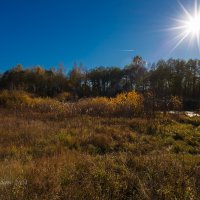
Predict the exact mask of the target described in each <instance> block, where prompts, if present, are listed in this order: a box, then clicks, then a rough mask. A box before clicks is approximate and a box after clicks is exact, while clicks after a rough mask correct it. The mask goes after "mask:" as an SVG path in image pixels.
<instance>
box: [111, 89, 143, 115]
mask: <svg viewBox="0 0 200 200" xmlns="http://www.w3.org/2000/svg"><path fill="white" fill-rule="evenodd" d="M112 101H113V102H114V104H115V105H116V112H117V113H118V114H121V115H126V116H132V115H138V114H141V112H142V110H143V101H144V99H143V96H142V95H140V94H138V93H136V92H128V93H121V94H119V95H117V97H116V98H113V99H112Z"/></svg>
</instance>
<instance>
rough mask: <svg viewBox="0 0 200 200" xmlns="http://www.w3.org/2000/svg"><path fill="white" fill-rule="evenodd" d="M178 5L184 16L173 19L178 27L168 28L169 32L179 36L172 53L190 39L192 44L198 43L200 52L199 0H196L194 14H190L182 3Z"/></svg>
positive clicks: (175, 39)
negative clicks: (175, 32) (174, 32)
mask: <svg viewBox="0 0 200 200" xmlns="http://www.w3.org/2000/svg"><path fill="white" fill-rule="evenodd" d="M178 3H179V5H180V7H181V9H182V10H183V16H182V18H175V19H173V20H174V21H175V22H176V25H175V26H173V27H171V28H168V30H169V31H177V36H176V37H175V38H174V39H173V40H174V41H176V44H175V46H174V47H173V48H172V51H174V50H175V49H176V48H177V47H178V46H180V45H181V44H182V43H183V42H184V41H185V40H186V39H187V38H188V39H189V41H190V42H191V43H193V42H195V43H196V45H197V47H198V49H199V52H200V6H199V4H198V0H194V10H193V12H190V11H189V10H188V9H187V8H186V7H185V6H184V5H183V4H182V3H181V2H180V1H178Z"/></svg>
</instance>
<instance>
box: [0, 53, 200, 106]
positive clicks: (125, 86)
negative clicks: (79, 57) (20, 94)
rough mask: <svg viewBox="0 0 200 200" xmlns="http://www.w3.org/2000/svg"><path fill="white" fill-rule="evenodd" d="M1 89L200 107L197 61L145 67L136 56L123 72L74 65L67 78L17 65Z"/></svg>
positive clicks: (1, 80) (2, 80)
mask: <svg viewBox="0 0 200 200" xmlns="http://www.w3.org/2000/svg"><path fill="white" fill-rule="evenodd" d="M0 89H1V90H3V89H8V90H24V91H27V92H29V93H34V94H36V95H38V96H42V97H55V96H57V95H58V94H60V93H63V92H68V93H70V94H71V95H72V97H73V99H74V100H76V99H79V98H86V97H98V96H104V97H114V96H116V95H117V94H119V93H122V92H129V91H136V92H138V93H142V94H143V95H144V97H145V98H146V101H149V102H148V106H149V103H151V106H152V107H156V106H157V104H162V106H163V107H167V106H168V103H169V99H171V97H172V96H176V97H178V98H180V99H182V100H183V105H184V107H185V109H196V108H198V107H199V105H200V60H194V59H191V60H187V61H186V60H181V59H169V60H167V61H165V60H160V61H158V62H157V63H154V64H152V65H151V66H148V67H147V66H146V63H145V61H144V60H143V59H142V57H141V56H136V57H134V58H133V60H132V62H131V63H130V64H128V65H126V66H125V67H123V68H120V67H104V66H100V67H96V68H93V69H90V70H84V69H83V68H82V67H78V66H77V65H76V66H74V67H73V68H72V69H71V70H70V72H69V73H67V74H66V73H64V72H63V69H62V68H61V67H60V68H59V69H57V70H55V69H44V68H42V67H32V68H26V69H24V68H23V66H22V65H17V66H16V67H14V68H12V69H10V70H8V71H6V72H5V73H4V74H2V75H1V77H0Z"/></svg>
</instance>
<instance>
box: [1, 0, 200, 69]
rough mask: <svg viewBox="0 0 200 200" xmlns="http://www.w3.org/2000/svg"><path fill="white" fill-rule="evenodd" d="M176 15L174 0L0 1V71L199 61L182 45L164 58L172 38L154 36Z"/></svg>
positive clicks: (185, 0)
mask: <svg viewBox="0 0 200 200" xmlns="http://www.w3.org/2000/svg"><path fill="white" fill-rule="evenodd" d="M181 3H183V4H184V5H186V6H191V0H182V1H181ZM180 13H181V9H180V6H179V4H178V2H177V1H176V0H0V71H1V72H2V71H4V70H6V69H8V68H11V67H12V66H15V65H16V64H19V63H21V64H23V65H24V66H25V67H28V66H33V65H41V66H43V67H46V68H49V67H51V66H54V67H56V66H58V65H59V64H62V65H64V67H65V68H67V69H70V68H71V67H72V66H73V63H74V62H76V63H82V64H83V65H84V66H85V67H86V68H91V67H96V66H100V65H104V66H121V67H122V66H124V65H125V64H128V63H129V62H130V60H131V58H132V57H133V56H134V55H137V54H139V55H141V56H142V57H143V58H144V59H145V60H146V61H148V62H153V61H157V60H159V59H162V58H164V59H167V58H169V57H174V58H185V59H188V58H190V57H191V58H200V56H199V52H198V51H197V48H196V47H188V44H187V43H186V42H184V43H183V44H182V45H181V46H179V47H178V48H177V49H176V50H175V51H174V52H173V53H171V54H170V50H171V47H172V45H171V43H170V40H171V39H172V37H173V35H172V34H171V33H169V32H165V31H160V30H161V29H164V28H166V27H169V26H171V25H172V23H173V21H172V19H171V18H172V17H179V15H180ZM169 44H170V45H169ZM129 49H134V50H135V51H133V52H128V51H122V50H129Z"/></svg>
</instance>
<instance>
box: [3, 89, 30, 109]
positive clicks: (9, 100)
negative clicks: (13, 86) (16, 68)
mask: <svg viewBox="0 0 200 200" xmlns="http://www.w3.org/2000/svg"><path fill="white" fill-rule="evenodd" d="M31 104H32V98H31V96H30V95H29V94H28V93H25V92H23V91H16V90H13V91H8V90H3V91H1V92H0V105H2V106H5V107H8V108H14V107H18V108H19V107H22V106H29V105H31Z"/></svg>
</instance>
